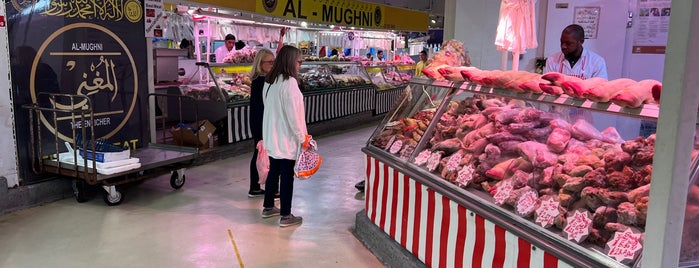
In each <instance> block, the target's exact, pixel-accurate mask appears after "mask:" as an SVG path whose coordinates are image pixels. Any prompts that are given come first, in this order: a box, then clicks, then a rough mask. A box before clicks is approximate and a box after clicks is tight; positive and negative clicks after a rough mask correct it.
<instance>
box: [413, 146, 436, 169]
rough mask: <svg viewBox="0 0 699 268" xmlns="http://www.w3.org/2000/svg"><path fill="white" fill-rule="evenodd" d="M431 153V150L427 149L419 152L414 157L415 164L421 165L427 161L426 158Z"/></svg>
mask: <svg viewBox="0 0 699 268" xmlns="http://www.w3.org/2000/svg"><path fill="white" fill-rule="evenodd" d="M431 154H432V152H430V151H429V150H427V149H425V150H423V151H422V152H420V154H418V155H417V156H416V157H415V165H418V166H421V165H424V164H425V163H427V159H428V158H430V155H431Z"/></svg>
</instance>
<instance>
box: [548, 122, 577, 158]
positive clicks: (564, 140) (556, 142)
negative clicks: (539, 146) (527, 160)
mask: <svg viewBox="0 0 699 268" xmlns="http://www.w3.org/2000/svg"><path fill="white" fill-rule="evenodd" d="M570 137H571V135H570V132H568V131H566V130H565V129H562V128H554V129H553V131H552V132H551V135H549V138H548V140H547V141H546V145H547V146H548V148H549V149H550V150H551V151H552V152H554V153H562V152H563V151H564V150H565V149H566V146H567V145H568V141H569V140H570Z"/></svg>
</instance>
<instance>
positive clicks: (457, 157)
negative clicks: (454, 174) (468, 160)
mask: <svg viewBox="0 0 699 268" xmlns="http://www.w3.org/2000/svg"><path fill="white" fill-rule="evenodd" d="M461 158H462V155H461V153H455V154H453V155H451V156H450V157H449V161H447V171H456V169H457V168H459V164H461Z"/></svg>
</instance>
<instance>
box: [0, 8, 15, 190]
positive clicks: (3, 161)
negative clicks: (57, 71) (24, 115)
mask: <svg viewBox="0 0 699 268" xmlns="http://www.w3.org/2000/svg"><path fill="white" fill-rule="evenodd" d="M0 16H5V1H0ZM9 51H10V50H9V43H8V41H7V26H6V25H5V26H4V27H0V89H2V90H0V137H2V138H0V148H3V149H4V150H5V152H14V153H13V154H10V153H6V154H3V155H2V157H0V177H5V178H6V179H7V187H15V186H17V185H18V184H19V178H18V176H17V153H16V152H17V147H16V146H15V144H16V143H15V136H14V131H13V122H14V118H13V114H12V101H11V97H10V94H11V93H10V92H11V91H10V85H11V83H10V75H9V73H10V52H9ZM0 187H1V186H0Z"/></svg>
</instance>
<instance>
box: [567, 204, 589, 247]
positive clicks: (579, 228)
mask: <svg viewBox="0 0 699 268" xmlns="http://www.w3.org/2000/svg"><path fill="white" fill-rule="evenodd" d="M567 221H568V225H566V227H565V228H564V229H563V231H564V232H565V233H566V234H568V240H573V241H575V242H577V243H580V242H581V241H583V240H585V238H587V236H588V235H589V234H590V228H591V227H592V220H591V219H590V213H589V212H587V211H580V210H576V211H575V213H573V216H570V217H568V218H567Z"/></svg>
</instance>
